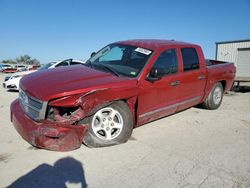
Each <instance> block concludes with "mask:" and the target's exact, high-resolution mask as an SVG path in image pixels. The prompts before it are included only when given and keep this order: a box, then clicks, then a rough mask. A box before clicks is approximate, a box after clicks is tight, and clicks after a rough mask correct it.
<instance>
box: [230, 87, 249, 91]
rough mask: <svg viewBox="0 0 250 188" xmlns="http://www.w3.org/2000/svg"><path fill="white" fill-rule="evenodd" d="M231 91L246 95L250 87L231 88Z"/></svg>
mask: <svg viewBox="0 0 250 188" xmlns="http://www.w3.org/2000/svg"><path fill="white" fill-rule="evenodd" d="M232 91H235V92H239V93H247V92H250V86H233V87H232Z"/></svg>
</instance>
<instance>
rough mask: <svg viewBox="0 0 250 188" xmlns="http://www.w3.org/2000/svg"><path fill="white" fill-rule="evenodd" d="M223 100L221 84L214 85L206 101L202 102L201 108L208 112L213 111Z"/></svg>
mask: <svg viewBox="0 0 250 188" xmlns="http://www.w3.org/2000/svg"><path fill="white" fill-rule="evenodd" d="M222 99H223V86H222V84H221V83H220V82H219V83H216V84H215V85H214V87H213V89H212V90H211V92H210V93H209V95H208V97H207V98H206V100H205V101H204V102H203V106H204V107H205V108H207V109H209V110H215V109H217V108H219V106H220V105H221V102H222Z"/></svg>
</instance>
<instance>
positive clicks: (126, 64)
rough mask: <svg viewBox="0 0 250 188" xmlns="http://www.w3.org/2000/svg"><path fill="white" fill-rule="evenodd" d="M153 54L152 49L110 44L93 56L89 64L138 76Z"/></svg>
mask: <svg viewBox="0 0 250 188" xmlns="http://www.w3.org/2000/svg"><path fill="white" fill-rule="evenodd" d="M151 54H152V51H151V50H147V49H144V48H140V47H135V46H128V45H121V44H110V45H108V46H106V47H104V48H103V49H101V50H100V51H99V52H98V53H96V54H95V55H94V56H93V57H91V58H90V59H89V60H88V61H87V65H90V66H91V67H92V68H97V69H101V70H104V71H108V72H111V73H113V74H115V75H117V76H119V75H123V76H128V77H136V76H137V75H138V74H139V73H140V72H141V70H142V68H143V67H144V65H145V64H146V62H147V60H148V59H149V57H150V56H151Z"/></svg>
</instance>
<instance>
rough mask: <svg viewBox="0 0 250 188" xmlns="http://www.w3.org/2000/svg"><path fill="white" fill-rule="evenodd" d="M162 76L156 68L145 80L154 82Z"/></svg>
mask: <svg viewBox="0 0 250 188" xmlns="http://www.w3.org/2000/svg"><path fill="white" fill-rule="evenodd" d="M162 76H163V74H162V73H161V71H160V69H158V68H152V69H151V70H150V72H149V74H148V76H147V78H146V80H147V81H149V82H154V81H157V80H160V79H161V77H162Z"/></svg>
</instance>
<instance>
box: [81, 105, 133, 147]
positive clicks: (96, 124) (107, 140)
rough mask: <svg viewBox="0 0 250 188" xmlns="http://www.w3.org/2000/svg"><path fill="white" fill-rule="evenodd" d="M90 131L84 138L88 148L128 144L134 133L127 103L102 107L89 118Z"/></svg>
mask: <svg viewBox="0 0 250 188" xmlns="http://www.w3.org/2000/svg"><path fill="white" fill-rule="evenodd" d="M85 121H86V123H87V124H88V125H89V129H88V131H87V133H86V135H85V136H84V138H83V143H84V144H85V145H87V146H88V147H105V146H112V145H117V144H121V143H124V142H126V141H127V140H128V139H129V138H130V136H131V134H132V131H133V127H134V124H133V118H132V115H131V112H130V110H129V108H128V106H127V104H126V103H125V102H122V101H117V102H115V103H113V104H111V105H109V106H106V107H101V108H100V109H98V110H97V111H96V112H94V113H93V115H92V116H90V117H89V118H87V119H86V120H85Z"/></svg>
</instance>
